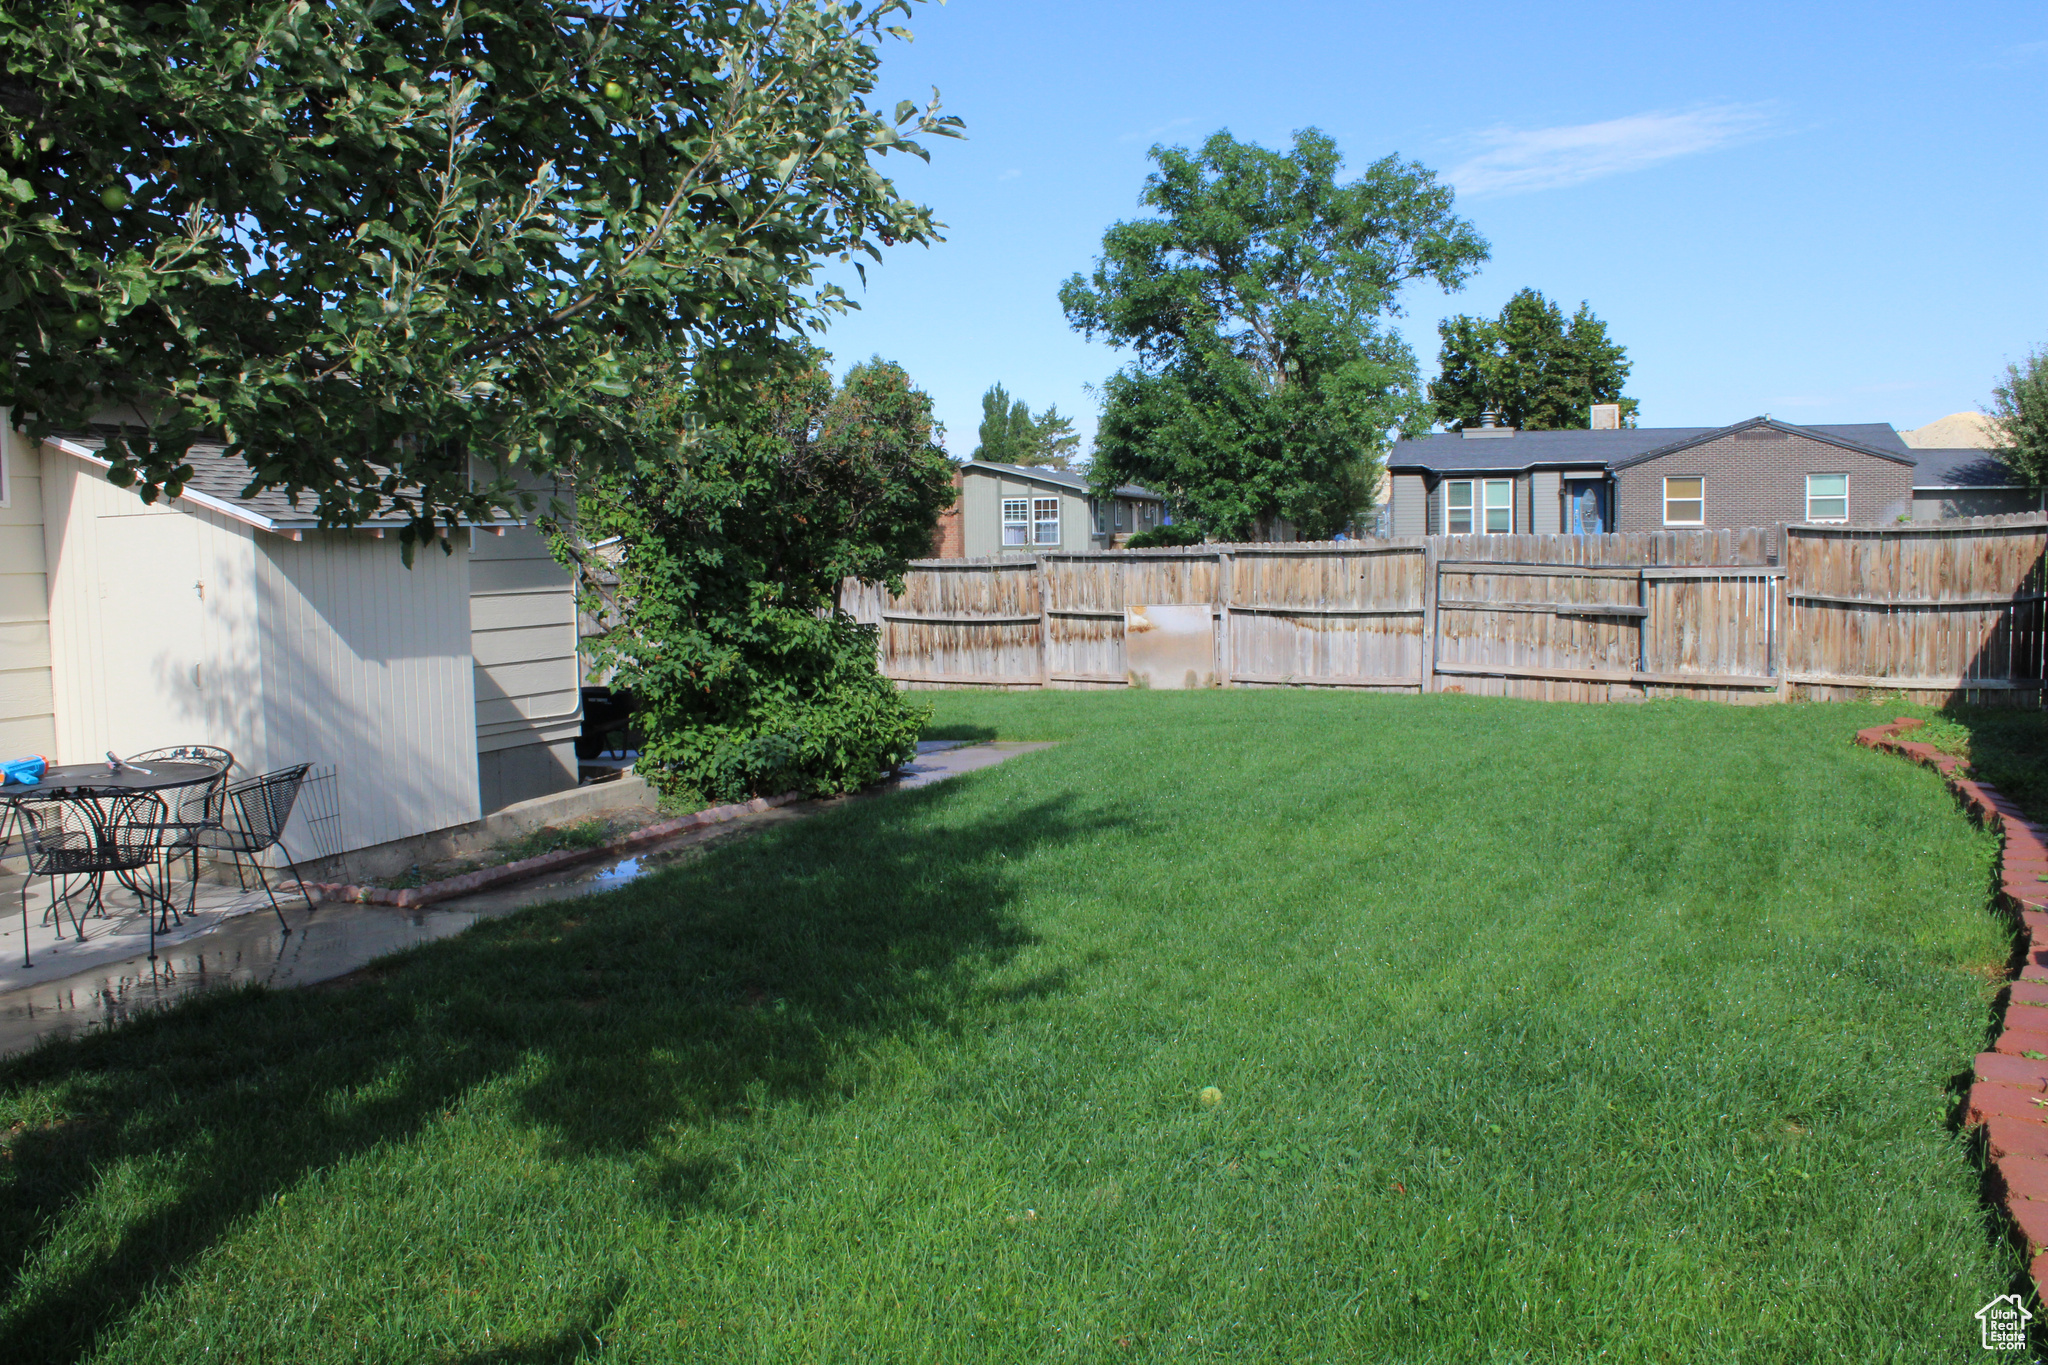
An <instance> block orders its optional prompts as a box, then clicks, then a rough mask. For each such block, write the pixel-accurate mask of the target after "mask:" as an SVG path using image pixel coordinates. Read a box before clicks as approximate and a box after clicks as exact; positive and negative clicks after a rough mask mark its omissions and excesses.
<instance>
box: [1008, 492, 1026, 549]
mask: <svg viewBox="0 0 2048 1365" xmlns="http://www.w3.org/2000/svg"><path fill="white" fill-rule="evenodd" d="M1013 507H1016V508H1021V509H1022V515H1021V516H1019V517H1018V518H1016V519H1014V520H1013V519H1012V518H1011V516H1010V509H1011V508H1013ZM1002 515H1003V519H1002V545H1003V547H1004V548H1005V549H1024V548H1027V547H1029V546H1030V544H1031V499H1029V498H1004V499H1002ZM1012 526H1015V527H1017V528H1018V529H1019V530H1021V531H1022V532H1023V536H1024V538H1023V539H1022V540H1016V541H1013V540H1011V539H1010V528H1011V527H1012Z"/></svg>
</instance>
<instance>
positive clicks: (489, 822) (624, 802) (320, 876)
mask: <svg viewBox="0 0 2048 1365" xmlns="http://www.w3.org/2000/svg"><path fill="white" fill-rule="evenodd" d="M531 747H535V748H538V747H540V746H538V745H535V746H531ZM565 747H566V746H565ZM507 752H516V751H514V750H508V751H507ZM571 761H572V762H573V761H574V755H573V754H572V755H571ZM572 771H573V769H572ZM572 780H573V779H572ZM660 800H661V798H660V796H659V795H657V794H656V792H655V790H654V788H652V787H650V786H649V785H648V784H647V782H646V780H645V779H644V778H640V777H636V776H634V775H633V774H632V773H626V774H623V775H622V776H620V777H617V778H614V779H613V780H611V781H609V782H595V783H592V784H591V785H590V786H588V787H571V788H570V789H569V790H567V791H558V792H552V793H550V794H548V795H546V796H537V797H533V798H532V799H530V800H526V801H518V802H514V803H513V804H511V805H509V806H506V807H505V808H504V809H503V810H499V811H496V812H493V813H492V814H490V815H486V816H485V817H484V818H483V819H481V820H474V821H471V822H470V823H469V824H466V825H455V826H452V827H451V828H448V829H437V830H435V831H433V832H432V833H429V834H415V835H413V836H412V837H411V838H409V839H393V840H392V841H391V842H389V843H384V844H376V845H373V846H372V847H370V848H358V849H352V850H351V851H349V852H347V853H343V854H340V855H339V856H337V857H333V858H313V859H309V860H307V861H305V862H302V863H300V864H299V868H300V870H301V871H303V872H304V873H305V874H306V880H307V881H309V882H310V881H321V882H369V881H375V880H376V879H377V878H379V877H390V876H395V875H397V874H398V873H401V872H403V871H405V870H406V869H407V868H409V867H413V866H415V865H418V866H425V865H427V864H429V863H437V862H440V861H441V860H442V859H444V858H466V857H468V856H470V855H471V854H475V853H481V852H483V851H484V850H485V849H487V848H489V847H491V846H492V845H493V844H497V843H501V842H503V841H504V840H506V839H514V838H517V837H518V836H520V835H522V834H525V833H526V832H527V831H529V830H535V829H539V828H540V827H541V826H542V825H561V824H573V823H574V822H576V821H578V820H585V819H588V818H589V817H591V816H593V815H604V814H607V813H609V812H611V811H617V810H627V809H630V808H634V807H643V808H650V809H651V808H653V807H655V806H657V805H659V803H660ZM229 875H230V876H232V875H233V874H232V872H230V873H229Z"/></svg>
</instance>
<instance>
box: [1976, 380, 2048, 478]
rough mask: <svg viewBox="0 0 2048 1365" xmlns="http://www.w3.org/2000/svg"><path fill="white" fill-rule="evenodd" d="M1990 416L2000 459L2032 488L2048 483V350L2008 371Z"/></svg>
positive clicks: (1995, 390)
mask: <svg viewBox="0 0 2048 1365" xmlns="http://www.w3.org/2000/svg"><path fill="white" fill-rule="evenodd" d="M1989 416H1990V418H1991V424H1992V426H1993V428H1995V431H1996V434H1997V437H1998V445H1997V446H1996V447H1994V450H1995V452H1996V453H1997V455H1998V458H1999V459H2000V460H2002V461H2004V462H2005V465H2006V467H2007V468H2008V469H2010V470H2012V471H2013V472H2014V473H2015V474H2018V475H2020V476H2021V477H2022V478H2024V479H2025V480H2026V481H2027V482H2028V483H2029V484H2032V485H2034V486H2035V487H2039V486H2041V485H2042V484H2044V483H2048V349H2044V350H2039V351H2035V352H2033V353H2031V354H2030V355H2028V356H2027V358H2026V359H2025V360H2022V361H2019V362H2017V363H2015V364H2011V365H2007V366H2006V367H2005V378H2004V379H2002V380H2000V381H1999V383H1998V385H1997V386H1996V387H1995V388H1993V389H1992V390H1991V408H1990V412H1989Z"/></svg>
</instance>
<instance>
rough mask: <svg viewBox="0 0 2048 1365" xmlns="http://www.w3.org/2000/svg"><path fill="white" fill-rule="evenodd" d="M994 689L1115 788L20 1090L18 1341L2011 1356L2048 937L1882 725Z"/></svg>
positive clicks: (178, 1351) (58, 1060)
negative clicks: (1999, 1101) (1995, 1318)
mask: <svg viewBox="0 0 2048 1365" xmlns="http://www.w3.org/2000/svg"><path fill="white" fill-rule="evenodd" d="M936 700H937V703H938V708H939V709H938V717H937V723H936V725H935V733H944V734H954V735H959V736H963V737H1000V738H1005V739H1056V740H1060V741H1062V743H1061V744H1060V745H1059V746H1058V747H1056V748H1054V749H1051V750H1047V751H1044V752H1041V753H1037V754H1032V755H1028V756H1025V757H1021V758H1018V759H1015V760H1012V761H1011V762H1009V763H1007V764H1005V765H1003V766H1001V767H999V768H995V769H992V770H988V771H985V772H981V773H977V774H974V775H971V776H969V777H966V778H963V779H960V780H957V781H955V782H952V783H949V784H946V785H943V786H941V787H938V788H933V789H927V790H925V791H921V792H915V793H905V794H898V795H894V796H889V797H886V798H882V799H876V800H868V801H857V802H849V803H845V804H843V805H840V806H837V807H836V808H834V809H832V810H830V811H828V812H826V813H823V814H820V815H817V816H814V817H811V818H808V819H805V820H802V821H799V822H794V823H791V824H788V825H785V826H781V827H778V828H774V829H771V830H768V831H765V832H763V833H761V834H759V835H756V836H755V837H752V838H750V839H747V840H744V841H741V842H738V843H735V844H732V845H729V846H726V847H723V848H720V849H717V850H715V851H713V852H711V853H709V854H707V855H706V856H705V857H703V858H702V859H700V860H698V861H696V862H694V863H690V864H687V865H684V866H682V867H679V868H677V869H675V870H672V871H670V872H668V873H666V874H664V875H662V876H660V877H658V878H655V879H651V880H649V881H647V882H645V883H643V884H640V885H637V886H635V887H632V888H630V889H627V890H624V891H621V892H618V893H614V894H611V895H607V896H605V897H601V898H595V899H588V900H582V901H577V902H574V903H570V904H565V905H560V906H555V907H542V908H539V909H535V910H532V911H529V912H526V913H523V914H521V915H520V916H518V917H516V918H513V919H510V920H505V921H499V922H495V923H490V924H486V925H482V926H479V927H478V928H477V929H475V930H473V931H472V932H470V933H469V934H466V935H464V936H462V937H460V938H458V939H454V940H450V941H447V942H444V943H441V944H438V945H435V946H433V947H431V948H427V949H424V950H421V951H418V952H415V953H412V954H410V955H408V956H406V957H403V958H400V959H396V960H394V961H393V962H392V963H390V964H389V966H388V967H385V968H381V969H379V970H378V971H376V972H375V973H374V974H373V975H372V976H371V978H370V979H366V980H360V981H357V982H354V983H351V984H348V985H346V986H343V987H339V988H333V989H324V990H308V991H299V992H287V993H279V994H263V993H260V992H241V993H235V994H231V995H221V996H215V997H211V998H207V999H203V1000H201V1001H199V1002H197V1003H194V1004H192V1005H190V1006H187V1007H185V1008H182V1009H180V1010H177V1011H175V1012H173V1013H171V1014H169V1015H166V1016H162V1017H158V1018H154V1019H150V1020H145V1021H143V1022H141V1023H138V1024H136V1025H134V1026H131V1027H127V1028H123V1029H121V1030H118V1031H116V1032H113V1033H111V1034H107V1035H102V1036H97V1037H93V1038H90V1039H87V1040H84V1041H80V1042H75V1043H64V1044H59V1045H55V1046H49V1047H46V1048H44V1049H42V1050H40V1051H38V1052H36V1053H34V1054H32V1055H30V1056H28V1057H25V1058H20V1059H16V1060H13V1061H11V1062H7V1063H4V1064H0V1131H4V1132H5V1134H6V1136H5V1139H4V1143H5V1152H4V1155H0V1277H4V1278H0V1292H4V1300H0V1304H4V1308H0V1356H4V1357H5V1358H6V1359H8V1360H10V1361H24V1362H26V1361H32V1360H62V1361H69V1360H78V1359H103V1360H109V1361H123V1362H129V1361H179V1362H184V1361H194V1360H252V1361H253V1360H280V1361H283V1360H289V1361H351V1362H353V1361H408V1362H411V1361H468V1362H483V1361H497V1362H515V1361H516V1362H553V1361H571V1360H592V1361H718V1362H726V1361H788V1362H828V1361H870V1360H873V1361H905V1362H927V1361H961V1362H970V1361H977V1362H978V1361H991V1360H993V1361H1068V1360H1071V1361H1120V1360H1232V1361H1235V1360H1259V1361H1269V1360H1271V1361H1290V1362H1305V1361H1328V1362H1337V1361H1361V1360H1370V1361H1413V1362H1460V1363H1461V1365H1462V1363H1463V1362H1472V1361H1581V1360H1588V1359H1592V1358H1594V1357H1595V1356H1602V1357H1603V1358H1604V1359H1607V1360H1616V1361H1636V1360H1642V1361H1701V1362H1708V1361H1711V1362H1727V1361H1809V1360H1815V1359H1842V1360H1855V1361H1893V1360H1896V1361H1914V1362H1919V1361H1928V1360H1947V1359H1956V1360H1962V1359H1975V1358H1977V1357H1978V1356H1979V1355H1981V1351H1980V1350H1979V1347H1978V1344H1977V1325H1976V1323H1975V1321H1974V1320H1973V1318H1972V1316H1971V1315H1972V1313H1974V1312H1975V1310H1976V1309H1977V1308H1978V1307H1980V1306H1981V1305H1983V1304H1984V1303H1985V1301H1986V1300H1988V1299H1990V1298H1991V1297H1992V1296H1994V1295H1996V1294H2001V1293H2005V1292H2007V1291H2008V1290H2010V1289H2012V1288H2013V1287H2014V1285H2015V1283H2016V1281H2017V1279H2018V1277H2019V1276H2020V1274H2021V1267H2020V1264H2019V1262H2018V1259H2017V1257H2016V1256H2015V1255H2014V1254H2013V1253H2012V1252H2011V1251H2010V1250H2009V1249H2008V1248H2007V1247H2006V1246H2005V1244H2004V1243H2002V1242H2001V1241H2000V1240H1999V1238H1998V1236H1997V1229H1996V1226H1995V1225H1994V1224H1993V1223H1992V1222H1991V1221H1990V1219H1989V1216H1988V1215H1987V1214H1986V1212H1985V1205H1984V1202H1983V1200H1982V1198H1981V1195H1980V1189H1979V1179H1980V1177H1979V1173H1978V1169H1977V1167H1976V1165H1975V1164H1974V1163H1973V1161H1972V1159H1971V1154H1970V1151H1969V1149H1968V1146H1967V1140H1966V1139H1965V1138H1964V1137H1962V1136H1959V1135H1958V1134H1957V1133H1956V1132H1955V1131H1954V1130H1953V1128H1952V1127H1951V1118H1952V1113H1953V1108H1954V1099H1955V1096H1956V1094H1957V1093H1958V1092H1957V1083H1958V1082H1957V1078H1958V1077H1959V1076H1960V1075H1962V1074H1963V1073H1965V1072H1966V1071H1967V1067H1968V1060H1969V1057H1970V1055H1971V1053H1972V1052H1974V1051H1975V1050H1977V1049H1978V1048H1979V1047H1980V1046H1981V1045H1982V1044H1983V1041H1984V1037H1985V1031H1986V1025H1987V1021H1988V1017H1989V1016H1988V1003H1989V1001H1990V999H1991V993H1992V989H1993V988H1992V985H1991V981H1990V978H1991V977H1994V976H1996V975H1997V974H1998V972H1999V970H2000V969H2001V968H2002V966H2003V964H2004V963H2005V962H2006V960H2007V958H2008V956H2009V953H2010V949H2011V938H2010V933H2009V930H2008V929H2007V927H2006V926H2004V925H2003V924H2001V923H2000V922H1999V921H1998V920H1997V919H1996V918H1995V917H1994V916H1993V915H1992V914H1991V913H1990V912H1989V910H1988V909H1987V892H1988V888H1989V886H1990V884H1991V868H1992V858H1993V855H1994V843H1993V840H1992V839H1991V838H1990V837H1989V836H1988V835H1986V834H1984V833H1982V832H1980V831H1977V830H1975V829H1973V828H1972V827H1971V826H1970V825H1969V824H1968V823H1967V822H1966V821H1965V820H1964V819H1963V818H1962V816H1961V815H1959V814H1958V813H1957V810H1956V808H1955V806H1954V804H1953V802H1952V801H1951V800H1950V798H1949V797H1948V796H1947V795H1946V794H1945V792H1944V791H1943V790H1942V788H1941V786H1940V785H1939V783H1938V781H1937V779H1936V778H1935V777H1934V776H1933V775H1932V774H1931V773H1929V772H1926V771H1924V770H1921V769H1917V768H1914V767H1912V766H1910V765H1908V764H1905V763H1902V762H1900V761H1899V760H1897V759H1895V758H1890V757H1886V756H1882V755H1878V754H1873V753H1869V752H1866V751H1863V750H1859V749H1857V748H1855V747H1853V746H1852V745H1851V743H1850V736H1851V734H1852V733H1853V731H1854V730H1855V729H1856V728H1857V727H1858V726H1860V725H1866V724H1869V723H1871V721H1872V718H1873V716H1874V715H1876V714H1877V713H1876V712H1874V711H1873V710H1872V708H1870V707H1868V706H1862V707H1850V706H1777V707H1758V708H1751V709H1737V708H1725V707H1715V706H1709V705H1687V704H1678V703H1668V704H1653V705H1647V706H1641V707H1629V706H1604V707H1603V706H1567V705H1555V706H1546V705H1541V704H1525V703H1516V702H1506V701H1498V700H1485V699H1479V698H1466V697H1456V696H1442V697H1428V698H1414V697H1407V698H1398V697H1372V696H1345V695H1337V694H1331V693H1310V692H1242V691H1237V692H1217V693H1185V694H1171V693H1167V694H1162V693H1136V694H1113V695H1084V694H1059V695H1052V696H1043V697H1039V696H1028V695H1019V696H989V695H953V694H948V695H941V696H938V697H937V698H936ZM1209 1085H1214V1086H1216V1087H1218V1088H1219V1089H1220V1090H1221V1091H1222V1094H1223V1102H1222V1103H1221V1104H1220V1105H1218V1106H1216V1107H1214V1108H1205V1107H1204V1106H1203V1105H1202V1104H1201V1103H1200V1102H1199V1100H1198V1093H1199V1091H1200V1090H1201V1089H1202V1087H1204V1086H1209Z"/></svg>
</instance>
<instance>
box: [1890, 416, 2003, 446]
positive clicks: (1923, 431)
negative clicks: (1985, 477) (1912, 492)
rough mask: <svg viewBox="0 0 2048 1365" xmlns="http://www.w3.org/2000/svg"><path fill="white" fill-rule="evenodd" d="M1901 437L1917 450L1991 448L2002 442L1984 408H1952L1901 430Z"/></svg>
mask: <svg viewBox="0 0 2048 1365" xmlns="http://www.w3.org/2000/svg"><path fill="white" fill-rule="evenodd" d="M1899 439H1900V440H1901V441H1904V442H1905V443H1906V444H1907V445H1909V446H1912V447H1913V448H1914V449H1916V450H1990V449H1992V448H1993V447H1994V446H1996V445H1997V444H1998V435H1997V432H1996V431H1995V429H1994V428H1993V427H1992V425H1991V419H1990V418H1989V417H1986V416H1985V415H1984V414H1983V413H1981V412H1952V413H1950V414H1949V415H1948V416H1946V417H1942V418H1939V419H1937V420H1935V421H1932V422H1929V423H1928V424H1927V425H1926V426H1924V427H1915V428H1914V429H1913V430H1911V431H1902V432H1900V433H1899Z"/></svg>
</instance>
